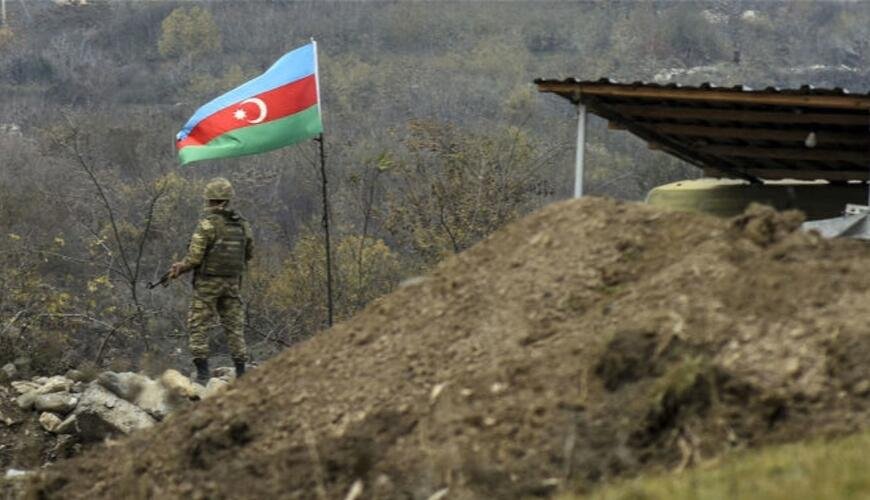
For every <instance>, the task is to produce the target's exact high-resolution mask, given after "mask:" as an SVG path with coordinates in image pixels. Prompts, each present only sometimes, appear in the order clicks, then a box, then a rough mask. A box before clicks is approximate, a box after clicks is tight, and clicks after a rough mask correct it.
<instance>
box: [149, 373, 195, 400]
mask: <svg viewBox="0 0 870 500" xmlns="http://www.w3.org/2000/svg"><path fill="white" fill-rule="evenodd" d="M160 383H161V384H162V385H163V387H165V388H166V390H168V391H169V392H170V393H171V394H172V395H174V396H180V397H184V398H187V399H190V400H198V399H202V393H203V391H204V390H205V388H204V387H203V386H201V385H199V384H194V383H193V382H191V381H190V379H189V378H187V377H185V376H184V375H182V374H181V373H179V372H178V371H177V370H166V371H165V372H163V375H161V376H160Z"/></svg>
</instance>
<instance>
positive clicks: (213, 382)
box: [202, 377, 230, 399]
mask: <svg viewBox="0 0 870 500" xmlns="http://www.w3.org/2000/svg"><path fill="white" fill-rule="evenodd" d="M229 385H230V384H229V382H227V381H226V380H223V379H220V378H217V377H215V378H212V379H210V380H209V381H208V385H206V386H205V391H203V393H202V398H203V399H205V398H210V397H212V396H214V395H215V394H218V393H220V392H222V391H224V390H226V388H227V387H228V386H229Z"/></svg>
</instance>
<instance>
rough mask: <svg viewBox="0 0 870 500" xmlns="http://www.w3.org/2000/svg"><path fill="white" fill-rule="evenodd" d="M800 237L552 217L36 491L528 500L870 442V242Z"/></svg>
mask: <svg viewBox="0 0 870 500" xmlns="http://www.w3.org/2000/svg"><path fill="white" fill-rule="evenodd" d="M798 223H799V218H797V217H796V216H795V215H794V214H776V213H773V212H770V211H766V210H757V211H755V212H753V213H750V214H747V215H745V216H744V217H742V218H740V219H737V220H734V221H722V220H718V219H711V218H706V217H702V216H697V215H690V214H678V213H666V212H661V211H658V210H655V209H653V208H650V207H647V206H643V205H636V204H624V203H617V202H614V201H609V200H601V199H592V198H589V199H583V200H580V201H568V202H563V203H559V204H555V205H552V206H550V207H548V208H546V209H544V210H542V211H540V212H538V213H536V214H533V215H532V216H530V217H528V218H526V219H524V220H522V221H520V222H518V223H516V224H513V225H511V226H510V227H507V228H505V229H504V230H502V231H499V232H498V233H497V234H495V235H493V236H492V237H491V238H489V239H488V240H486V241H484V242H483V243H481V244H479V245H477V246H476V247H474V248H472V249H471V250H469V251H467V252H465V253H463V254H461V255H459V256H457V257H455V258H452V259H449V260H448V261H446V262H444V263H443V264H442V265H441V266H439V267H438V268H437V269H436V270H435V271H434V272H433V273H432V274H431V275H429V276H427V277H425V278H420V279H416V280H413V281H412V282H410V283H408V284H407V285H406V286H404V287H402V288H401V289H399V290H398V291H396V292H395V293H393V294H392V295H390V296H388V297H385V298H384V299H382V300H379V301H377V302H376V303H374V304H372V305H371V306H370V307H368V308H367V309H366V310H365V311H364V312H363V313H361V314H359V315H358V316H356V317H355V318H353V319H352V320H350V321H348V322H346V323H343V324H341V325H338V326H336V327H335V328H333V329H332V330H330V331H327V332H324V333H322V334H320V335H318V336H317V337H315V338H313V339H311V340H310V341H308V342H306V343H304V344H301V345H298V346H296V347H294V348H292V349H290V350H288V351H286V352H285V353H283V354H281V355H280V356H278V357H276V358H274V359H273V360H271V361H270V362H268V363H267V364H265V365H264V366H263V367H262V368H260V369H259V370H257V371H255V372H252V373H250V375H249V376H248V377H247V378H246V379H243V380H241V381H240V382H238V383H236V384H235V385H234V386H233V387H232V388H231V389H230V390H229V391H228V392H227V393H225V394H224V395H223V396H220V397H216V398H215V399H212V400H208V401H204V402H203V403H201V404H199V405H198V406H197V407H195V408H193V409H192V410H190V411H184V412H181V413H178V414H175V415H173V416H171V417H170V418H169V419H168V420H167V421H166V422H164V423H163V424H162V425H160V426H158V427H157V428H155V429H153V430H152V431H147V432H143V433H141V434H138V435H135V436H133V437H132V438H130V439H127V440H124V441H122V442H120V443H117V444H116V445H112V446H108V447H103V448H100V449H97V450H94V451H92V452H89V453H86V454H85V455H84V456H82V457H80V458H77V459H74V460H71V461H68V462H63V463H59V464H57V465H56V466H54V467H52V468H51V469H50V470H48V471H46V473H45V474H43V475H42V477H41V478H39V480H38V481H35V482H34V484H33V485H32V490H33V491H32V492H31V493H36V494H39V495H42V497H44V498H88V499H92V498H211V499H218V498H234V499H235V498H300V499H302V498H305V499H307V498H330V499H332V498H344V497H345V495H346V494H347V492H348V491H349V490H351V488H352V486H353V484H354V483H355V482H357V481H358V480H359V481H361V484H362V486H363V493H362V496H360V497H359V498H409V499H418V498H419V499H427V498H435V497H432V495H433V494H437V493H438V492H439V491H444V490H445V489H448V493H447V497H446V498H451V499H464V498H523V497H535V496H548V495H550V494H552V493H553V492H555V491H558V490H559V489H577V488H580V489H582V488H584V487H588V486H590V485H594V484H595V483H597V482H600V481H603V480H608V479H611V478H614V477H617V476H625V475H631V474H635V473H638V472H640V471H644V470H652V469H671V468H679V467H686V466H690V465H692V464H693V463H696V462H698V461H701V460H705V459H709V458H711V457H714V456H716V455H718V454H721V453H723V452H725V451H727V450H729V449H732V448H735V447H746V446H757V445H761V444H765V443H771V442H782V441H792V440H798V439H803V438H805V437H808V436H810V435H819V434H838V433H846V432H851V431H854V430H856V429H858V428H861V427H862V426H866V423H867V422H868V416H870V415H868V407H870V382H868V379H870V374H868V369H870V329H868V328H867V326H866V323H867V321H868V318H870V278H868V276H870V247H868V246H867V245H865V244H864V243H861V242H856V241H833V242H831V241H824V240H821V239H820V238H818V237H815V236H813V235H808V234H804V233H800V232H794V229H795V228H796V227H797V224H798ZM436 497H437V496H436Z"/></svg>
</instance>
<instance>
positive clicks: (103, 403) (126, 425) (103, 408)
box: [73, 383, 155, 441]
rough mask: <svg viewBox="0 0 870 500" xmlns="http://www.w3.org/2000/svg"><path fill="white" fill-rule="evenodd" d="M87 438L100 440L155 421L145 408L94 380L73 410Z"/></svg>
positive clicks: (151, 424) (86, 439) (80, 429)
mask: <svg viewBox="0 0 870 500" xmlns="http://www.w3.org/2000/svg"><path fill="white" fill-rule="evenodd" d="M73 415H75V417H76V419H77V421H78V429H79V433H80V436H81V438H82V440H83V441H99V440H101V439H104V438H106V437H109V436H113V435H117V434H130V433H131V432H133V431H135V430H139V429H145V428H148V427H151V426H153V425H154V423H155V420H154V419H153V418H151V416H150V415H148V413H146V412H145V410H143V409H141V408H139V407H138V406H136V405H134V404H133V403H130V402H128V401H124V400H123V399H121V398H119V397H118V396H116V395H114V394H112V393H111V392H109V390H107V389H105V388H104V387H103V386H101V385H100V384H96V383H93V384H90V385H88V388H87V389H86V390H85V392H84V393H82V396H81V399H80V400H79V404H78V406H76V409H75V411H74V412H73Z"/></svg>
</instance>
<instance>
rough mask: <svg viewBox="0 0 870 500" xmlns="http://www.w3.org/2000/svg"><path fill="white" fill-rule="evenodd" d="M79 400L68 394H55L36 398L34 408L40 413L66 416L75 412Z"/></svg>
mask: <svg viewBox="0 0 870 500" xmlns="http://www.w3.org/2000/svg"><path fill="white" fill-rule="evenodd" d="M78 402H79V400H78V398H77V397H75V396H73V395H72V394H70V393H68V392H53V393H51V394H40V395H38V396H36V400H35V401H34V403H33V406H34V407H36V409H37V410H39V411H50V412H54V413H60V414H61V415H66V414H67V413H69V412H71V411H73V409H74V408H75V407H76V404H78Z"/></svg>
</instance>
